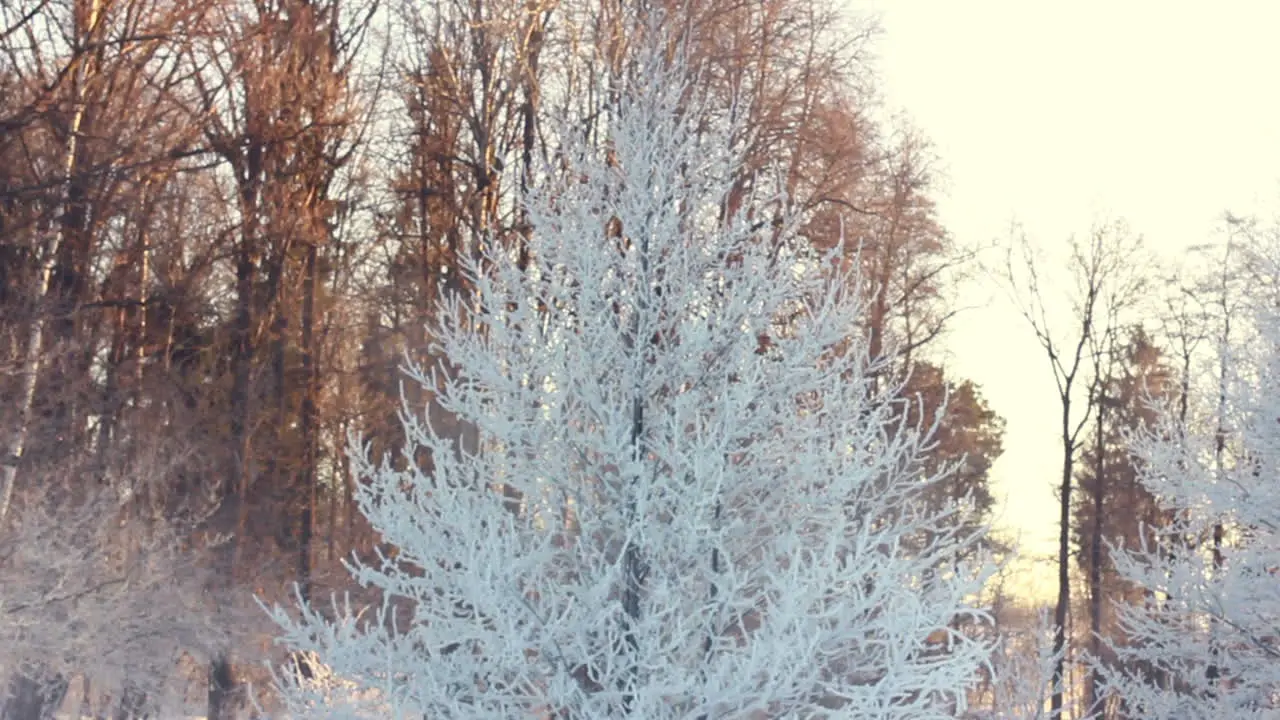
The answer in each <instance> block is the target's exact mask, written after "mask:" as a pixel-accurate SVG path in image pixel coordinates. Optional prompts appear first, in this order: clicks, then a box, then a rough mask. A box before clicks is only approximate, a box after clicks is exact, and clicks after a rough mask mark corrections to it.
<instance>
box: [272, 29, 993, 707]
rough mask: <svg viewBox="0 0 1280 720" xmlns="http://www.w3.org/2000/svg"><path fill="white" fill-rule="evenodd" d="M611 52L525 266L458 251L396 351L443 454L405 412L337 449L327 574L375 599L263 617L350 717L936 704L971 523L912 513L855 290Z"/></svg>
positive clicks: (906, 474)
mask: <svg viewBox="0 0 1280 720" xmlns="http://www.w3.org/2000/svg"><path fill="white" fill-rule="evenodd" d="M634 35H635V37H637V38H639V37H645V36H646V31H641V30H637V31H636V32H635V34H634ZM654 44H655V45H657V44H659V43H654ZM639 55H640V57H639V58H638V59H635V60H633V62H634V64H633V65H632V66H630V67H629V68H628V69H627V70H626V71H625V72H624V73H623V74H622V76H620V77H619V78H618V79H617V82H618V85H619V87H621V88H622V92H621V93H620V94H619V96H618V98H617V99H616V100H615V101H613V104H612V105H611V106H610V107H608V108H607V111H608V117H609V118H610V119H609V122H608V127H607V132H608V138H607V141H606V142H605V143H604V148H601V147H591V146H586V145H583V144H580V143H579V142H578V140H577V138H578V137H579V136H580V134H579V133H575V132H574V131H573V130H572V128H571V127H570V126H569V125H567V124H566V126H565V127H564V128H562V132H561V133H559V137H560V139H561V140H562V141H563V142H565V143H566V147H565V148H564V149H563V152H562V154H561V160H562V161H563V165H561V166H559V168H562V169H563V172H561V169H558V168H551V169H548V174H549V176H550V177H551V179H550V180H548V181H547V182H546V183H545V184H544V186H543V189H542V190H540V191H537V192H534V193H532V194H531V195H530V196H529V197H528V198H527V199H526V200H527V205H528V210H529V217H530V221H531V225H532V228H533V230H532V233H531V235H530V237H529V238H528V248H527V249H528V256H529V264H528V266H527V267H524V266H523V263H521V262H520V261H519V259H518V258H517V257H516V255H517V253H516V252H515V251H508V250H507V249H505V248H502V247H500V246H497V245H489V246H487V247H486V248H485V250H484V252H483V253H482V257H481V258H480V259H479V260H478V261H476V262H475V263H473V264H472V265H471V266H469V267H468V269H467V281H468V282H469V283H470V284H473V285H474V294H451V295H447V296H446V297H445V298H444V299H443V301H442V302H443V308H444V309H443V310H442V312H441V313H440V317H441V320H440V324H439V325H438V327H435V328H433V331H434V337H435V338H436V339H437V341H438V344H439V351H440V352H441V354H442V356H443V357H444V358H446V360H445V361H443V362H441V363H440V364H439V365H438V366H436V367H430V368H426V369H423V368H420V367H418V366H411V367H410V368H409V371H408V372H409V375H410V377H411V378H412V379H413V381H414V382H417V383H421V384H422V385H423V387H424V388H426V389H428V390H429V391H430V392H432V393H433V394H434V402H435V403H438V405H439V407H441V408H443V409H444V411H446V412H448V413H450V414H453V415H456V416H457V417H458V418H460V419H461V420H462V421H463V422H464V423H466V424H467V425H469V426H470V427H472V428H473V429H474V438H475V443H474V447H472V446H469V444H463V443H460V442H459V441H458V440H457V439H456V438H455V437H451V436H449V435H448V434H446V433H444V432H442V431H440V430H438V429H437V428H436V427H435V426H433V425H432V424H431V422H430V421H429V419H428V415H427V413H426V412H425V411H424V410H423V409H422V408H415V407H409V406H407V405H406V407H405V408H404V411H403V415H402V420H403V425H404V430H405V434H406V437H407V443H406V445H407V447H406V449H405V451H404V458H405V460H406V463H404V464H402V465H395V464H393V463H391V462H390V461H389V460H383V461H382V462H381V463H380V464H379V463H375V462H373V461H372V460H370V459H368V458H367V457H364V456H361V455H357V456H355V457H354V458H353V465H354V468H355V471H356V472H357V473H358V474H359V476H360V477H361V478H362V479H363V480H364V482H363V483H361V484H360V488H359V491H358V502H359V504H360V508H361V510H362V512H363V513H364V514H365V515H366V516H367V517H368V518H369V520H370V521H371V523H372V524H373V526H374V527H375V528H376V529H377V530H378V531H379V532H380V533H381V535H382V538H383V540H384V541H385V542H386V543H388V544H389V545H391V546H394V548H395V550H394V552H390V553H386V554H380V555H379V556H378V557H377V560H376V562H373V563H360V562H356V563H354V564H353V567H352V571H353V574H354V576H355V578H356V580H358V581H359V582H360V583H361V584H362V585H364V586H372V587H374V588H377V589H379V590H381V591H382V593H383V594H384V596H385V602H384V603H383V604H382V605H381V606H380V607H378V608H375V610H374V612H373V613H371V617H370V618H369V619H368V620H367V621H364V622H357V621H356V620H355V619H354V618H353V617H352V615H351V613H350V609H349V608H345V609H343V610H342V611H341V612H338V613H337V618H336V619H332V620H331V619H328V618H326V617H324V616H322V615H321V614H320V613H318V612H317V611H315V610H314V609H313V608H310V607H304V608H303V610H302V617H301V619H300V620H296V619H291V618H290V617H289V615H288V614H287V613H286V612H284V611H283V610H281V609H277V610H276V611H275V616H276V619H277V621H278V622H279V623H280V624H281V626H282V628H283V633H284V635H283V639H284V641H285V642H286V643H287V644H289V645H290V646H292V647H294V648H296V649H298V650H301V651H312V652H315V653H316V654H317V655H318V657H319V659H321V660H322V661H323V662H324V663H325V664H326V665H327V666H329V667H331V668H332V669H333V670H334V671H335V672H336V673H338V674H339V675H341V676H342V677H343V678H346V679H348V680H350V681H353V682H355V683H356V684H358V685H359V686H360V687H362V688H365V689H369V690H376V691H377V693H378V699H379V701H380V702H384V703H385V704H386V708H387V709H386V710H383V711H377V712H378V714H380V716H382V717H388V716H389V717H397V718H398V717H406V718H407V717H413V718H419V717H426V718H450V719H462V718H475V719H477V720H495V719H501V718H524V717H557V718H576V719H581V720H605V719H608V718H623V717H635V718H645V720H662V719H665V718H689V719H693V718H751V717H761V718H763V717H777V718H781V717H787V718H815V717H841V718H867V719H872V718H875V719H883V720H891V719H892V720H907V719H917V718H919V719H924V718H950V717H955V713H956V712H957V711H958V710H962V709H963V705H964V702H965V700H964V697H965V691H966V688H967V686H968V685H969V684H970V683H971V682H972V681H973V680H974V679H975V678H976V672H977V668H978V666H979V664H980V663H981V662H982V661H983V660H984V658H985V657H986V656H987V653H988V651H989V648H988V647H986V646H985V645H984V644H983V643H981V642H978V641H975V640H973V639H972V638H969V637H966V636H965V634H964V633H963V632H960V631H959V630H957V629H956V628H958V627H960V626H961V625H962V622H963V621H965V620H969V619H971V618H972V617H974V616H979V615H980V613H977V612H976V611H975V610H974V609H973V608H972V607H970V604H969V602H970V601H969V600H968V598H972V597H974V596H975V594H976V592H977V590H978V589H979V587H980V585H981V582H982V580H983V578H984V572H983V570H982V569H981V568H978V567H973V566H970V565H967V564H965V563H964V562H962V561H961V560H960V558H962V557H965V556H966V553H968V552H969V551H971V550H972V549H973V547H974V546H975V544H976V542H977V540H978V539H979V537H978V532H979V531H975V530H974V529H973V525H972V524H971V523H966V522H964V521H965V520H966V519H967V517H966V516H965V515H964V513H965V512H967V510H966V509H965V507H966V506H965V505H964V504H962V503H958V504H956V505H955V506H954V507H943V508H931V507H930V506H929V505H928V504H926V503H924V502H922V501H921V498H922V495H923V493H924V492H925V491H926V490H927V489H928V488H930V487H931V486H932V485H933V484H934V483H937V482H938V481H940V480H941V479H943V478H944V477H945V473H944V474H928V473H926V472H925V471H924V470H923V469H922V454H923V453H924V451H926V450H927V448H928V432H927V430H921V429H918V428H911V427H904V426H903V424H902V422H901V421H900V418H901V417H902V416H903V414H904V413H903V412H902V410H903V407H902V405H901V402H902V401H901V400H900V399H899V397H898V396H897V394H896V390H897V388H896V387H894V386H893V384H892V383H891V382H888V381H886V379H885V377H884V375H885V373H884V370H885V366H884V364H883V363H881V362H880V361H879V359H877V358H869V357H868V356H867V351H866V346H865V343H864V342H863V341H862V340H860V339H859V337H858V336H857V328H858V326H859V323H860V318H861V313H862V308H861V307H860V306H859V304H858V301H857V297H858V288H857V287H856V282H857V279H856V277H852V276H849V275H847V274H845V273H844V272H842V271H840V270H839V269H838V268H839V267H840V266H841V264H840V263H833V262H831V261H832V259H833V258H832V257H831V256H828V255H820V254H818V253H816V252H813V251H812V250H811V248H810V246H809V245H808V244H807V243H806V242H805V241H804V240H803V239H802V238H801V237H799V236H798V234H797V232H796V228H797V227H798V226H799V224H800V220H801V218H799V217H796V216H794V215H792V214H789V211H788V210H787V203H786V199H785V198H783V197H779V196H776V195H770V194H769V193H770V190H769V188H770V187H773V184H772V182H771V177H770V175H769V173H768V172H765V171H761V172H759V173H756V174H755V175H753V176H752V177H751V178H750V181H743V182H738V181H740V180H742V174H743V173H745V172H746V170H745V169H744V168H743V166H742V164H741V162H740V158H739V157H738V156H737V155H735V154H734V152H732V147H733V146H732V144H731V143H730V142H729V140H728V137H729V135H728V133H727V132H725V131H723V129H722V128H719V127H718V125H720V124H721V122H720V118H719V117H718V116H716V115H715V114H714V113H713V112H711V109H709V108H706V107H701V106H699V105H698V102H697V101H696V100H695V99H693V98H691V97H690V94H691V93H689V92H688V85H687V84H686V83H685V82H684V78H683V76H682V75H681V71H680V69H679V68H678V67H675V68H673V67H672V66H671V65H670V64H668V63H667V62H665V61H664V60H663V59H662V55H663V54H662V53H661V52H647V53H640V54H639ZM735 187H736V188H737V190H735ZM742 188H750V190H749V191H747V192H746V195H745V197H743V198H742V202H741V203H740V209H738V210H736V211H727V210H726V208H732V207H735V206H736V205H737V203H736V202H730V197H731V195H734V194H735V192H738V191H741V189H742ZM853 264H854V265H856V263H853ZM833 267H836V268H837V269H836V270H833V269H832V268H833ZM401 467H403V468H404V469H400V468H401ZM294 685H295V687H293V688H291V687H290V685H289V684H288V683H285V688H284V689H285V695H286V700H287V701H288V702H289V704H290V711H291V712H292V713H293V714H295V715H296V716H306V715H315V714H321V715H323V714H325V711H326V709H325V708H317V707H316V706H315V704H314V702H313V701H314V699H315V697H316V695H315V694H314V693H311V694H308V693H305V692H298V691H297V689H296V684H294ZM348 712H350V710H349V709H345V708H344V709H342V710H341V711H340V712H338V713H337V715H338V716H344V715H346V714H347V713H348ZM370 712H371V714H372V712H373V711H370Z"/></svg>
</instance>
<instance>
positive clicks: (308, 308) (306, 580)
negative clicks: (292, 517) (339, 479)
mask: <svg viewBox="0 0 1280 720" xmlns="http://www.w3.org/2000/svg"><path fill="white" fill-rule="evenodd" d="M316 253H317V248H316V245H315V243H314V242H311V243H308V244H307V248H306V261H305V265H304V268H303V276H302V377H303V382H304V383H305V386H304V387H303V391H302V417H301V418H300V423H299V424H300V430H301V434H302V467H301V468H299V470H298V486H299V487H298V490H299V492H300V495H301V497H300V502H301V503H302V506H301V512H300V513H299V520H298V522H299V528H298V592H299V593H300V594H301V596H302V599H303V600H304V601H309V600H310V599H311V574H312V573H311V543H312V537H313V535H314V532H313V527H312V522H313V520H314V509H313V508H314V506H315V479H316V455H317V452H316V448H317V442H316V394H317V392H318V388H317V379H318V378H317V371H316V362H315V352H316V348H315V306H316Z"/></svg>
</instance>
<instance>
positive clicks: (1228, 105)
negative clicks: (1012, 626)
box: [846, 0, 1280, 597]
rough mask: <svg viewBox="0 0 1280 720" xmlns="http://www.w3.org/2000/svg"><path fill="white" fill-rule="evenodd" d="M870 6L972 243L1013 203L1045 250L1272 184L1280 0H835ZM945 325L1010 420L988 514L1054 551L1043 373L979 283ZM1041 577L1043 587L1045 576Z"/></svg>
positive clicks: (1166, 221) (1277, 155)
mask: <svg viewBox="0 0 1280 720" xmlns="http://www.w3.org/2000/svg"><path fill="white" fill-rule="evenodd" d="M846 1H847V2H848V3H849V4H850V7H853V8H855V9H859V10H871V11H874V12H877V13H879V15H880V17H881V25H882V27H883V29H884V34H883V35H882V36H881V37H880V38H879V40H878V42H877V43H876V47H877V49H878V55H879V62H878V68H879V71H880V73H881V80H882V82H881V87H882V91H883V92H884V94H885V96H886V99H887V101H888V105H889V108H890V109H891V110H901V111H903V112H904V113H905V115H906V116H907V117H908V118H909V119H910V121H911V122H912V123H913V124H914V125H916V126H917V127H918V128H920V129H921V130H922V131H923V132H924V133H925V134H926V135H927V136H928V137H929V138H930V139H931V140H932V141H933V142H934V144H935V149H936V151H937V153H938V155H939V156H940V158H941V164H940V169H941V170H942V171H943V174H944V176H945V185H944V191H945V197H944V198H943V199H942V202H941V204H940V212H941V216H942V220H943V222H944V224H945V225H946V227H947V228H948V229H950V230H951V232H952V233H953V234H954V235H955V237H956V238H957V240H958V241H959V242H961V243H963V244H966V245H969V244H975V245H977V244H982V243H986V242H990V241H992V240H994V239H1005V238H1007V237H1008V230H1009V227H1010V223H1011V222H1012V221H1014V220H1016V221H1018V222H1019V223H1020V224H1021V225H1022V226H1023V227H1024V228H1025V229H1026V230H1027V231H1028V233H1029V234H1030V235H1031V236H1032V237H1033V238H1034V239H1035V240H1036V241H1037V242H1038V243H1040V244H1041V245H1042V246H1044V247H1045V248H1047V249H1049V250H1050V251H1051V252H1056V251H1058V250H1059V249H1060V248H1061V247H1062V246H1063V245H1064V244H1065V241H1066V239H1067V238H1068V237H1069V236H1070V235H1071V234H1073V233H1075V234H1084V233H1087V232H1088V230H1089V228H1090V226H1091V225H1092V224H1093V223H1094V222H1095V221H1098V220H1107V219H1111V218H1122V219H1124V220H1126V221H1127V222H1128V224H1129V226H1130V227H1131V228H1132V229H1133V230H1134V231H1136V232H1138V233H1141V234H1142V235H1144V236H1145V237H1146V239H1147V243H1148V245H1149V246H1150V247H1152V248H1153V249H1155V250H1157V251H1159V253H1160V254H1161V255H1163V256H1166V257H1169V258H1171V259H1172V258H1176V257H1177V256H1178V255H1179V254H1180V253H1181V252H1182V251H1183V250H1184V249H1185V247H1186V246H1188V245H1190V244H1195V243H1200V242H1204V241H1205V240H1206V239H1209V238H1211V237H1213V235H1214V231H1215V228H1216V227H1217V225H1218V221H1219V219H1220V218H1221V216H1222V213H1223V211H1224V210H1227V209H1230V210H1232V211H1234V212H1236V213H1247V212H1251V211H1255V210H1257V209H1259V208H1263V207H1266V208H1271V207H1274V206H1275V203H1274V201H1275V200H1276V199H1277V198H1280V183H1278V180H1280V113H1278V112H1277V109H1280V78H1278V77H1277V75H1278V74H1280V40H1277V35H1276V32H1277V28H1280V2H1277V1H1275V0H1256V1H1252V2H1244V1H1243V0H1219V1H1218V2H1213V3H1208V2H1177V1H1176V0H1174V1H1170V0H1165V1H1164V2H1154V1H1141V2H1140V1H1138V0H1074V1H1073V2H1070V3H1049V2H1040V1H1037V0H846ZM970 291H971V294H972V297H973V299H974V300H975V301H976V302H982V301H983V300H985V299H987V298H989V297H994V298H995V299H994V300H993V301H992V302H990V303H989V304H987V305H986V306H985V307H983V308H981V309H978V310H973V311H970V312H968V313H966V314H965V315H964V316H963V317H961V318H959V319H958V321H957V322H956V324H955V325H954V326H953V327H954V329H953V332H952V336H951V339H950V341H949V342H950V351H951V353H952V354H953V356H954V359H953V360H952V364H951V367H952V368H953V369H954V371H955V372H956V374H958V375H960V376H963V377H968V378H971V379H973V380H975V381H977V382H978V383H980V384H981V386H982V388H983V392H984V394H985V395H986V397H987V399H988V400H989V402H990V403H991V405H992V407H993V408H994V409H995V410H996V412H998V413H999V414H1000V415H1002V416H1003V417H1004V418H1005V419H1006V421H1007V422H1008V430H1007V434H1006V436H1005V447H1006V450H1005V455H1004V457H1003V458H1001V460H1000V461H999V462H998V463H997V464H996V466H995V468H994V479H995V483H996V494H997V496H998V497H1001V498H1003V499H1004V503H1003V505H1002V506H1001V508H1000V509H998V511H997V512H998V513H999V514H1000V518H999V523H1000V525H1002V526H1003V527H1005V528H1008V529H1010V530H1012V531H1014V532H1018V533H1020V534H1021V535H1022V538H1023V542H1024V546H1025V548H1026V551H1027V552H1028V553H1029V554H1044V555H1047V554H1049V553H1052V551H1053V548H1054V546H1055V544H1056V537H1057V527H1056V523H1057V509H1056V501H1055V499H1054V496H1053V486H1054V485H1055V484H1056V483H1057V482H1058V480H1057V478H1058V474H1059V469H1058V468H1059V467H1060V464H1059V463H1060V457H1061V454H1060V453H1061V451H1060V450H1059V446H1058V441H1057V429H1056V424H1057V417H1058V412H1060V411H1059V410H1058V408H1057V404H1056V403H1057V400H1056V394H1055V391H1054V386H1053V380H1052V376H1051V375H1050V374H1049V369H1048V366H1047V364H1046V361H1045V358H1044V357H1043V354H1042V353H1041V351H1040V350H1039V349H1038V346H1037V345H1036V344H1035V342H1034V339H1033V338H1032V337H1031V336H1030V335H1029V331H1028V329H1027V328H1026V326H1025V324H1024V323H1023V322H1022V321H1021V319H1020V317H1019V316H1018V315H1016V313H1015V312H1014V310H1013V309H1012V307H1011V306H1009V305H1008V303H1007V301H1005V300H1004V299H1003V297H1002V296H1000V295H994V294H993V293H991V292H990V283H989V282H988V283H986V284H979V285H975V286H974V287H972V288H970ZM1026 575H1027V576H1029V577H1030V576H1034V577H1035V578H1036V582H1035V585H1036V587H1035V589H1036V591H1037V594H1041V593H1043V594H1044V596H1045V597H1048V596H1049V595H1051V594H1052V592H1053V587H1054V586H1053V580H1052V578H1051V577H1048V575H1047V573H1026Z"/></svg>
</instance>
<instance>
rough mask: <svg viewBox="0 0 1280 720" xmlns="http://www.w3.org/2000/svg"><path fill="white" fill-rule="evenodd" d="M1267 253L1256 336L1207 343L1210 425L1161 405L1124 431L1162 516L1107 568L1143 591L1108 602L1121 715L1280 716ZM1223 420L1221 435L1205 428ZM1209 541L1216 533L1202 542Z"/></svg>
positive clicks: (1276, 461)
mask: <svg viewBox="0 0 1280 720" xmlns="http://www.w3.org/2000/svg"><path fill="white" fill-rule="evenodd" d="M1275 258H1280V254H1277V253H1275V252H1274V251H1271V252H1269V253H1266V254H1264V255H1263V256H1261V257H1259V258H1258V261H1259V262H1258V266H1257V268H1258V269H1259V270H1261V273H1260V276H1259V277H1260V279H1261V282H1259V283H1258V285H1257V286H1256V287H1253V288H1251V293H1252V294H1253V298H1254V310H1255V315H1254V317H1253V318H1236V319H1235V320H1236V321H1237V324H1244V323H1243V322H1241V321H1248V320H1252V321H1254V322H1253V329H1254V330H1255V332H1256V337H1255V338H1254V340H1255V341H1256V342H1255V343H1250V345H1249V346H1248V347H1244V346H1242V345H1241V344H1240V343H1239V342H1233V343H1231V344H1230V346H1229V345H1228V344H1227V343H1225V342H1224V343H1223V346H1222V347H1221V348H1220V350H1221V352H1220V363H1221V364H1222V367H1225V368H1226V371H1225V372H1224V373H1223V375H1222V377H1223V378H1224V379H1225V381H1224V383H1223V388H1224V390H1225V392H1224V393H1223V395H1222V398H1221V401H1220V403H1219V405H1220V408H1219V413H1220V415H1221V419H1220V422H1219V421H1218V419H1216V418H1215V419H1213V420H1211V422H1210V423H1208V424H1209V425H1210V427H1209V428H1208V429H1207V430H1203V431H1197V430H1195V429H1189V428H1188V427H1185V426H1183V425H1180V424H1179V422H1178V421H1177V414H1176V413H1175V412H1173V411H1169V412H1166V413H1165V414H1164V420H1163V422H1162V423H1161V424H1160V425H1159V426H1157V427H1155V428H1152V429H1151V430H1150V431H1149V432H1146V433H1144V434H1142V435H1141V436H1139V437H1138V438H1136V439H1135V441H1134V443H1133V449H1134V452H1135V454H1136V455H1137V457H1138V458H1139V459H1140V460H1141V462H1142V465H1143V477H1142V479H1143V482H1144V483H1145V484H1146V486H1147V487H1148V489H1150V490H1151V492H1152V493H1153V494H1155V495H1156V496H1157V497H1158V498H1159V499H1160V500H1161V501H1162V504H1163V505H1164V507H1165V508H1166V510H1167V511H1168V514H1169V516H1170V517H1171V518H1172V520H1171V522H1170V523H1169V525H1168V526H1167V527H1162V528H1157V529H1151V535H1152V539H1151V541H1150V542H1149V543H1146V544H1145V546H1144V547H1142V548H1136V549H1135V548H1128V549H1125V550H1123V551H1116V552H1115V555H1116V558H1117V560H1116V565H1117V568H1118V570H1119V571H1120V572H1121V574H1122V575H1124V576H1125V577H1126V578H1128V579H1129V580H1130V581H1132V582H1134V583H1136V584H1138V585H1139V586H1141V587H1144V588H1147V589H1148V590H1149V591H1150V592H1151V597H1150V600H1149V601H1148V602H1147V603H1145V604H1144V606H1138V607H1130V606H1125V605H1121V606H1120V613H1121V615H1120V617H1121V623H1122V628H1123V629H1124V631H1125V632H1126V633H1127V635H1128V638H1129V642H1128V644H1125V645H1117V646H1115V647H1114V649H1115V652H1116V654H1117V658H1118V660H1119V663H1118V667H1116V668H1108V667H1106V666H1103V672H1104V673H1105V675H1106V679H1107V685H1108V687H1109V689H1111V690H1112V691H1114V692H1116V693H1117V694H1118V695H1119V696H1120V697H1121V698H1122V699H1123V702H1124V705H1125V707H1126V708H1127V711H1128V713H1129V715H1130V717H1141V718H1150V719H1152V720H1161V719H1168V720H1197V719H1201V718H1203V719H1206V720H1207V719H1210V718H1211V719H1213V720H1225V719H1226V718H1231V719H1232V720H1243V719H1247V718H1280V577H1277V571H1280V485H1278V484H1277V482H1276V479H1277V477H1278V476H1280V308H1278V307H1277V305H1276V302H1275V295H1274V294H1273V293H1269V292H1267V291H1268V290H1274V289H1275V288H1276V287H1277V285H1276V282H1277V281H1280V268H1277V266H1276V265H1275V263H1274V259H1275ZM1218 425H1220V427H1221V428H1222V429H1223V435H1222V444H1221V445H1220V446H1219V444H1218V440H1217V439H1216V438H1215V431H1214V427H1213V426H1218ZM1215 538H1216V539H1215Z"/></svg>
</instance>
